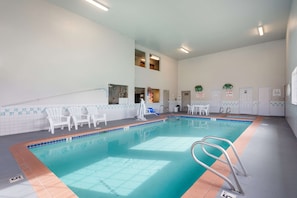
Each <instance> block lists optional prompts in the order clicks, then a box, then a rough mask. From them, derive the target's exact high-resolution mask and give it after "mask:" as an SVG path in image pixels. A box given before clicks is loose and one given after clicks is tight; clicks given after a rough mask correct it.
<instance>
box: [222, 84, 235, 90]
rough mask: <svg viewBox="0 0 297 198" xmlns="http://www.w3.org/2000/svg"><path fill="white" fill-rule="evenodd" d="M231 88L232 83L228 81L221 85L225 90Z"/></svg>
mask: <svg viewBox="0 0 297 198" xmlns="http://www.w3.org/2000/svg"><path fill="white" fill-rule="evenodd" d="M232 88H233V85H232V84H230V83H226V84H224V86H223V89H226V90H228V89H232Z"/></svg>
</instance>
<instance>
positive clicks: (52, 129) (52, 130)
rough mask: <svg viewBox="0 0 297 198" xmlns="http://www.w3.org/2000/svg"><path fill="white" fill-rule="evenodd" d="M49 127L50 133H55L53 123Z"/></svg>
mask: <svg viewBox="0 0 297 198" xmlns="http://www.w3.org/2000/svg"><path fill="white" fill-rule="evenodd" d="M50 129H51V133H52V134H54V133H55V127H54V126H53V125H51V126H50Z"/></svg>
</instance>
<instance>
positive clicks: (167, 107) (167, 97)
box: [163, 90, 169, 113]
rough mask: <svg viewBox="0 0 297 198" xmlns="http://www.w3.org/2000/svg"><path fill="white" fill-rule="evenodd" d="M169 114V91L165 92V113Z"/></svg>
mask: <svg viewBox="0 0 297 198" xmlns="http://www.w3.org/2000/svg"><path fill="white" fill-rule="evenodd" d="M168 112H169V90H163V113H168Z"/></svg>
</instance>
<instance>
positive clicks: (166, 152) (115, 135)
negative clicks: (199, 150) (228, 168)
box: [28, 116, 251, 198]
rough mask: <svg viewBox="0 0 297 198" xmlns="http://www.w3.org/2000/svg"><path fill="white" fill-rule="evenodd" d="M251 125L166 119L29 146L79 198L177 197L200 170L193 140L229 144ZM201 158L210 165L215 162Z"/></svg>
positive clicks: (239, 122)
mask: <svg viewBox="0 0 297 198" xmlns="http://www.w3.org/2000/svg"><path fill="white" fill-rule="evenodd" d="M250 124H251V122H250V121H232V120H223V119H208V118H191V117H182V116H181V117H169V118H168V119H166V120H164V121H158V122H154V123H149V124H141V125H139V126H130V127H124V128H121V129H116V130H109V131H105V132H100V133H92V134H86V135H79V136H75V135H73V136H72V137H67V138H61V139H59V140H56V141H50V142H42V143H38V144H32V145H30V146H28V148H29V149H30V151H31V152H32V153H33V154H34V155H35V156H36V157H37V158H38V159H39V160H41V161H42V162H43V163H44V164H45V165H46V166H47V167H48V168H49V169H50V170H51V171H52V172H53V173H54V174H55V175H56V176H57V177H59V178H60V180H61V181H62V182H64V183H65V184H66V185H67V186H68V187H69V188H70V189H71V190H72V191H73V192H74V193H75V194H76V195H78V197H80V198H82V197H87V198H90V197H107V198H109V197H155V198H157V197H162V198H164V197H170V198H174V197H181V196H182V195H183V194H184V193H185V191H186V190H187V189H188V188H190V187H191V185H192V184H193V183H194V182H195V181H196V180H197V179H198V178H199V177H200V176H201V175H202V174H203V173H204V171H205V169H204V168H202V167H201V166H200V165H198V164H197V163H196V162H194V160H193V158H192V156H191V152H190V147H191V145H192V143H193V142H195V141H197V140H200V139H201V138H203V137H204V136H209V135H211V136H217V137H223V138H226V139H229V140H230V141H232V142H233V141H235V140H236V139H237V138H238V137H239V136H240V135H241V133H242V132H243V131H244V130H245V129H246V128H247V127H248V126H249V125H250ZM221 146H222V147H227V145H224V144H221ZM216 154H217V155H219V153H216ZM206 160H207V161H208V164H209V165H210V164H212V163H213V162H214V161H213V160H210V159H206Z"/></svg>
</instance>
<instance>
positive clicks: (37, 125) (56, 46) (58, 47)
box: [0, 0, 177, 136]
mask: <svg viewBox="0 0 297 198" xmlns="http://www.w3.org/2000/svg"><path fill="white" fill-rule="evenodd" d="M0 24H1V25H0V32H1V35H0V43H1V45H0V93H1V97H0V136H1V135H8V134H15V133H22V132H30V131H36V130H42V129H46V128H47V127H48V121H47V120H46V115H45V113H44V108H46V107H48V106H61V107H64V108H67V107H68V106H72V105H85V106H86V105H94V106H97V108H98V109H99V111H101V112H102V113H103V112H105V113H107V119H108V120H118V119H123V118H131V117H134V116H135V115H136V110H137V108H138V104H134V87H135V86H136V85H137V86H141V87H142V86H143V87H149V86H150V87H152V88H160V91H161V103H158V104H155V105H156V106H155V107H156V108H159V106H160V105H161V104H162V93H163V89H167V90H170V92H171V93H172V94H176V93H177V91H176V90H177V61H175V60H174V59H171V58H169V57H166V56H164V55H162V54H159V53H156V52H154V51H150V50H149V49H146V50H147V51H149V52H152V53H155V54H156V55H159V56H160V57H161V71H160V72H156V71H150V70H145V71H142V70H140V71H139V70H138V69H139V68H137V67H136V66H135V65H134V52H135V41H134V40H131V39H130V38H128V37H125V36H123V35H122V34H119V33H117V32H114V31H113V30H110V29H108V28H106V27H104V26H102V25H99V24H97V23H94V22H92V21H90V20H88V19H86V18H83V17H81V16H79V15H76V14H74V13H72V12H70V11H68V10H65V9H63V8H61V7H57V6H55V5H54V4H51V3H49V2H48V1H46V0H26V1H19V0H9V1H0ZM136 69H137V73H135V70H136ZM109 83H111V84H120V85H127V86H128V99H129V100H128V104H123V105H108V84H109Z"/></svg>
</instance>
